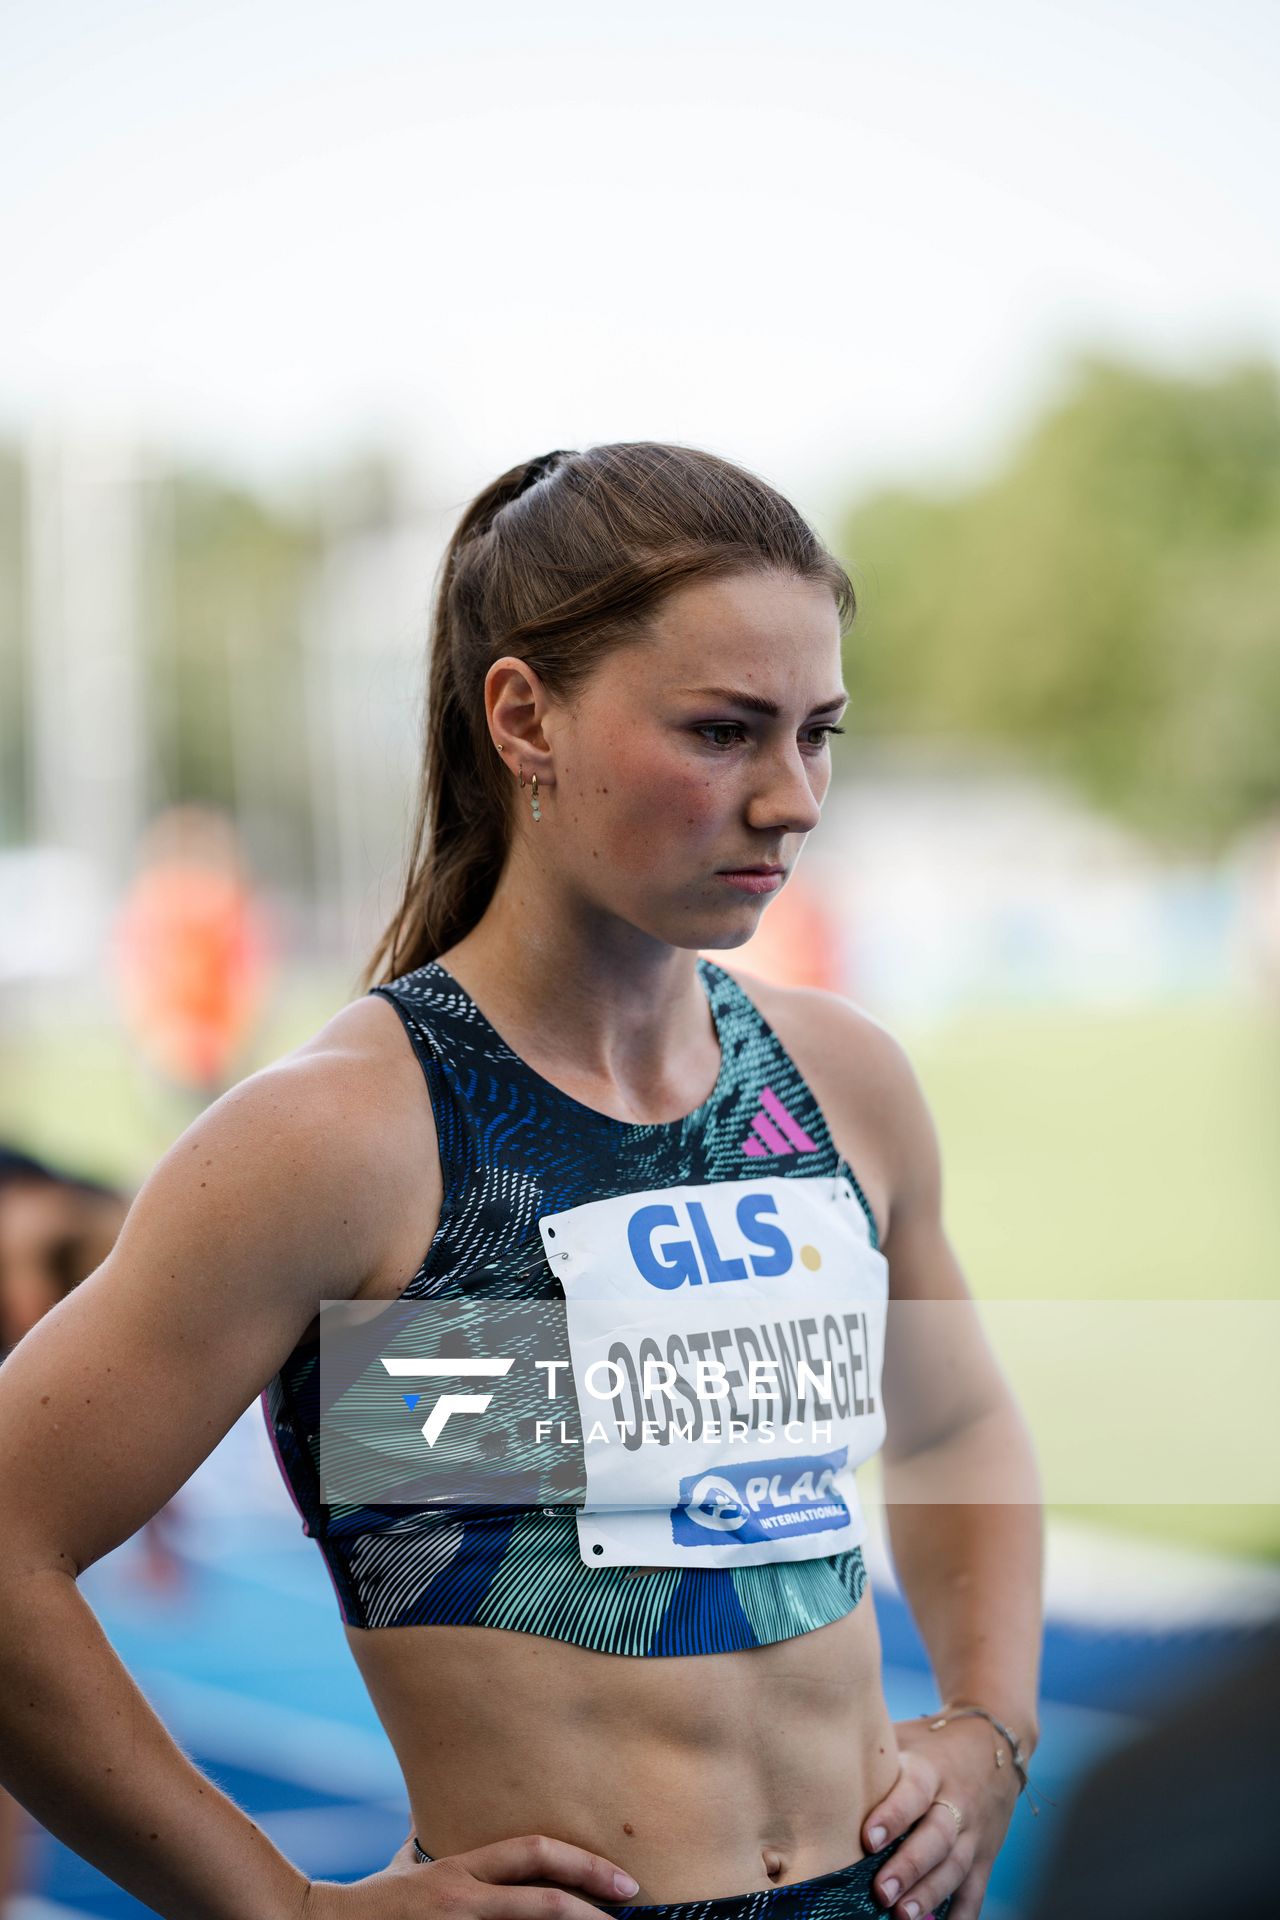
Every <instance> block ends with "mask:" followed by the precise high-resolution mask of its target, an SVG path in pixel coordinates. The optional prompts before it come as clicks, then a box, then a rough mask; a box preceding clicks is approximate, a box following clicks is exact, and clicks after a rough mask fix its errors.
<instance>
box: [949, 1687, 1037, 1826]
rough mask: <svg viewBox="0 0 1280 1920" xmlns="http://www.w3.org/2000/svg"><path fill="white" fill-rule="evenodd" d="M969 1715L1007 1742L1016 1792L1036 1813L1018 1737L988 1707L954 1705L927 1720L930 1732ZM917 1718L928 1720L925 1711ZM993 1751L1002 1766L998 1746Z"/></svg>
mask: <svg viewBox="0 0 1280 1920" xmlns="http://www.w3.org/2000/svg"><path fill="white" fill-rule="evenodd" d="M970 1716H974V1717H977V1718H980V1719H983V1720H988V1721H990V1723H991V1725H992V1726H993V1727H994V1728H995V1730H996V1732H997V1733H998V1734H999V1735H1000V1737H1001V1738H1002V1739H1003V1740H1005V1741H1007V1742H1008V1746H1009V1754H1010V1757H1011V1758H1012V1760H1013V1766H1014V1771H1015V1772H1016V1774H1017V1776H1018V1781H1019V1785H1018V1792H1019V1793H1025V1794H1026V1795H1027V1805H1028V1806H1029V1807H1030V1809H1031V1811H1032V1813H1033V1814H1038V1813H1039V1811H1040V1809H1039V1807H1038V1806H1037V1805H1036V1802H1035V1796H1034V1795H1033V1794H1032V1792H1031V1781H1030V1777H1029V1775H1028V1773H1027V1765H1026V1762H1025V1760H1024V1759H1023V1757H1022V1748H1021V1746H1020V1744H1019V1742H1018V1737H1017V1735H1016V1734H1014V1733H1011V1732H1010V1731H1009V1729H1008V1727H1006V1726H1005V1724H1004V1721H1003V1720H997V1719H996V1716H995V1714H994V1713H992V1712H990V1711H989V1710H988V1708H986V1707H976V1706H968V1707H954V1708H952V1709H951V1710H950V1711H949V1712H944V1713H943V1714H942V1716H941V1718H940V1719H937V1720H929V1731H930V1733H933V1732H934V1731H935V1729H936V1728H938V1727H945V1726H947V1725H948V1724H949V1723H950V1722H951V1721H952V1720H965V1719H968V1718H969V1717H970ZM919 1718H920V1719H921V1720H928V1719H929V1716H928V1714H927V1713H922V1714H921V1715H920V1716H919ZM994 1752H995V1761H996V1765H997V1766H998V1767H1002V1766H1003V1765H1004V1755H1003V1754H1002V1753H1001V1751H1000V1748H999V1746H996V1748H995V1749H994ZM1045 1798H1046V1799H1048V1798H1049V1796H1048V1795H1047V1794H1046V1795H1045ZM1054 1804H1055V1802H1054V1801H1052V1800H1049V1805H1050V1806H1053V1805H1054Z"/></svg>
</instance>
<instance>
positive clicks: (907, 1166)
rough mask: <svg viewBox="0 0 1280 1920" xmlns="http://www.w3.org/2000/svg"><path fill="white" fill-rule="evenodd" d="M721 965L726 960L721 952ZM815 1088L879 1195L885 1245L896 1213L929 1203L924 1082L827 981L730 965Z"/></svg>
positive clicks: (933, 1173)
mask: <svg viewBox="0 0 1280 1920" xmlns="http://www.w3.org/2000/svg"><path fill="white" fill-rule="evenodd" d="M716 961H717V965H720V966H724V961H723V960H722V959H721V958H720V956H719V955H717V956H716ZM725 972H726V973H728V974H730V975H731V977H732V978H733V979H734V980H736V981H737V983H738V985H739V986H740V987H741V988H742V989H743V991H744V993H746V994H747V995H748V997H749V998H750V999H751V1000H752V1001H754V1003H755V1005H756V1006H757V1007H758V1008H759V1010H760V1012H761V1013H762V1014H763V1015H764V1018H765V1019H766V1020H767V1021H768V1022H769V1025H770V1026H771V1027H772V1028H773V1030H774V1032H775V1033H776V1034H777V1036H778V1038H779V1039H780V1040H781V1042H782V1044H783V1046H784V1047H785V1048H786V1050H787V1052H788V1053H789V1054H790V1055H791V1057H792V1059H793V1060H794V1061H795V1063H796V1065H797V1067H799V1069H800V1071H801V1073H802V1074H803V1075H804V1077H805V1079H806V1080H807V1081H808V1083H809V1085H810V1086H811V1087H812V1089H813V1091H814V1093H815V1095H816V1096H817V1099H818V1103H819V1105H820V1106H821V1107H822V1110H823V1113H824V1114H825V1115H826V1118H827V1122H828V1125H829V1126H830V1128H831V1133H832V1137H833V1139H834V1140H835V1142H836V1145H837V1146H838V1147H839V1149H840V1151H841V1152H842V1153H843V1155H844V1157H845V1159H846V1160H847V1161H848V1162H849V1163H850V1165H851V1166H852V1167H853V1168H854V1170H855V1172H857V1174H858V1176H859V1179H860V1181H861V1183H862V1185H863V1187H864V1188H865V1190H866V1191H867V1194H868V1197H869V1199H870V1200H871V1203H872V1207H873V1210H874V1212H875V1215H876V1220H877V1222H878V1224H879V1229H880V1237H881V1243H882V1244H883V1243H884V1242H885V1241H886V1240H887V1239H888V1237H889V1234H890V1232H891V1230H892V1225H893V1216H894V1213H895V1212H897V1213H898V1214H899V1216H901V1214H902V1212H903V1211H904V1210H905V1209H906V1208H907V1207H908V1206H910V1205H913V1204H925V1205H927V1204H929V1194H928V1189H929V1188H930V1187H931V1186H933V1185H936V1184H937V1183H938V1181H939V1180H940V1172H939V1169H938V1152H939V1149H938V1137H937V1130H936V1127H935V1125H934V1121H933V1117H932V1115H931V1113H930V1111H929V1107H928V1103H927V1101H926V1099H925V1095H924V1090H923V1088H922V1086H921V1084H920V1079H919V1076H918V1074H917V1073H916V1070H915V1068H914V1067H913V1065H912V1063H911V1060H910V1057H909V1055H908V1054H907V1051H906V1048H905V1047H904V1046H903V1045H902V1042H901V1041H900V1040H898V1039H897V1038H896V1036H895V1035H894V1034H892V1033H891V1032H890V1031H889V1029H888V1027H886V1026H885V1024H884V1023H883V1021H881V1020H878V1019H877V1018H876V1017H875V1015H874V1014H872V1013H869V1012H868V1011H867V1009H866V1008H865V1007H860V1006H859V1005H858V1004H857V1003H856V1002H855V1001H853V1000H851V999H849V998H848V997H847V996H846V995H845V994H842V993H836V992H834V991H832V990H831V989H829V988H826V987H792V986H783V985H780V984H779V983H778V982H776V981H772V980H765V979H762V978H761V977H760V976H758V975H756V974H753V973H751V972H749V971H748V969H747V968H745V967H739V966H736V965H735V966H727V967H725Z"/></svg>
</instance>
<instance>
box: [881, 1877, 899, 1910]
mask: <svg viewBox="0 0 1280 1920" xmlns="http://www.w3.org/2000/svg"><path fill="white" fill-rule="evenodd" d="M897 1897H898V1882H897V1881H896V1880H886V1881H885V1883H884V1895H883V1898H884V1901H885V1904H886V1906H890V1907H891V1906H892V1905H893V1903H894V1901H895V1900H896V1899H897Z"/></svg>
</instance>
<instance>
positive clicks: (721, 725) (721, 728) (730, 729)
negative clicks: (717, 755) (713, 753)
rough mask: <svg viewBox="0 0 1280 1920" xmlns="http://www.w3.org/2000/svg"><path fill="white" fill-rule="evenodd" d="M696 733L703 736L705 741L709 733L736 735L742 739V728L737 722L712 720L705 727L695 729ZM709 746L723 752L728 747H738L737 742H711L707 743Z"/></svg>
mask: <svg viewBox="0 0 1280 1920" xmlns="http://www.w3.org/2000/svg"><path fill="white" fill-rule="evenodd" d="M694 732H695V733H698V734H701V735H702V736H703V738H704V739H705V738H706V736H707V734H709V733H736V734H737V735H739V737H741V734H742V728H741V726H740V725H739V724H738V722H737V721H736V720H712V721H710V722H709V723H708V724H707V725H706V726H705V727H695V728H694ZM707 744H708V746H712V747H719V748H720V749H721V750H723V749H725V748H726V747H732V746H736V745H737V741H735V740H709V741H707Z"/></svg>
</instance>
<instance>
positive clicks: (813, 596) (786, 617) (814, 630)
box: [603, 573, 840, 697]
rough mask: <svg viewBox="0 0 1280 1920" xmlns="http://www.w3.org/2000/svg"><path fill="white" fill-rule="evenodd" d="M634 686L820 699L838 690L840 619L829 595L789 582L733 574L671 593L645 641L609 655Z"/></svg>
mask: <svg viewBox="0 0 1280 1920" xmlns="http://www.w3.org/2000/svg"><path fill="white" fill-rule="evenodd" d="M603 667H604V670H605V674H606V676H607V677H609V678H614V677H615V676H616V678H617V679H618V680H621V681H626V682H627V683H628V684H629V685H632V686H640V685H644V686H648V687H657V686H661V685H677V686H687V687H700V686H710V685H712V684H721V685H725V684H730V683H733V684H737V685H750V686H753V687H756V688H757V689H763V688H764V687H765V686H766V685H767V686H770V687H773V688H775V689H777V690H779V691H781V690H782V689H784V688H787V687H791V686H793V685H795V686H796V687H798V688H799V689H800V690H801V691H802V693H804V694H806V695H810V694H813V691H814V689H813V688H811V687H810V686H809V682H810V681H813V682H815V684H816V682H817V681H821V682H822V686H821V688H820V690H819V692H820V695H821V697H826V696H827V695H829V694H830V692H831V691H832V689H833V688H836V687H838V686H839V684H840V616H839V612H838V610H837V608H836V603H835V600H834V598H833V596H832V593H831V590H830V588H828V587H826V586H824V585H823V584H822V582H821V581H813V580H797V579H796V578H795V577H794V576H793V575H789V574H786V575H783V574H774V573H736V574H730V575H727V576H726V577H725V578H724V579H717V580H694V581H690V582H688V583H687V584H685V585H684V586H681V587H678V588H676V589H675V590H674V591H673V592H671V593H669V594H668V595H667V596H666V597H665V599H663V600H662V602H661V603H660V604H659V606H658V607H657V608H656V609H655V610H654V612H653V614H652V615H651V616H650V620H649V626H648V631H647V633H646V637H645V639H644V640H642V641H640V642H638V643H637V644H636V645H634V646H628V647H624V648H622V649H620V650H618V651H617V652H614V653H612V654H610V655H608V656H607V657H606V659H605V661H604V662H603Z"/></svg>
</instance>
